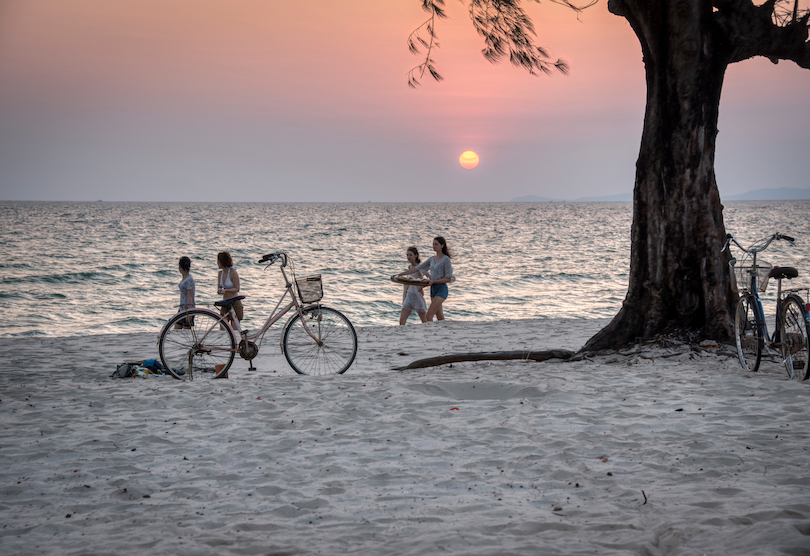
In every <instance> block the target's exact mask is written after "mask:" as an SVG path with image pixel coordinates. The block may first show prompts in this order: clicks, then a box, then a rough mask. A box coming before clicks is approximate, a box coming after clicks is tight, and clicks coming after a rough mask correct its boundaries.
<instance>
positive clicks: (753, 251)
mask: <svg viewBox="0 0 810 556" xmlns="http://www.w3.org/2000/svg"><path fill="white" fill-rule="evenodd" d="M778 239H785V240H787V241H789V242H790V243H793V241H794V240H793V238H792V237H789V236H786V235H784V234H773V235H772V236H771V237H770V238H768V241H766V242H765V243H764V244H762V245H759V246H755V247H749V248H745V247H743V246H742V245H740V243H739V242H738V241H737V240H736V239H734V238H733V237H732V236H731V234H727V235H726V244H725V245H724V246H723V249H721V250H720V251H721V252H723V251H725V250H726V249H727V248H728V247H729V246H730V245H731V244H732V243H733V244H734V245H736V246H737V248H739V249H740V251H742V252H743V253H747V254H749V255H751V269H752V270H751V273H750V274H751V276H750V282H749V284H748V291H749V293H750V294H751V295H752V296H753V297H754V299H755V300H756V305H755V308H756V311H757V313H758V314H759V315H758V316H759V322H761V323H762V327H763V330H762V337H763V338H764V339H765V340H767V341H768V342H770V343H773V342H774V341H776V335H777V334H778V333H779V317H780V315H781V311H782V303H783V300H782V281H781V280H779V281H778V285H777V290H776V292H777V293H776V320H775V321H774V331H773V336H771V335H770V334H768V323H767V321H766V319H765V310H764V309H763V307H762V299H760V297H759V289H758V288H757V278H758V273H757V254H758V253H761V252H762V251H765V249H767V248H768V246H769V245H770V244H771V243H772V242H773V241H774V240H778ZM729 262H730V265H732V266H733V264H734V263H735V262H737V261H736V260H735V259H731V261H729ZM732 272H734V269H733V268H732Z"/></svg>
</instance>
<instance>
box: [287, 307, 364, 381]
mask: <svg viewBox="0 0 810 556" xmlns="http://www.w3.org/2000/svg"><path fill="white" fill-rule="evenodd" d="M303 316H304V322H306V325H307V327H308V328H309V330H310V332H312V334H314V335H315V337H316V338H318V340H319V341H320V342H321V345H318V343H317V342H316V341H315V340H314V339H313V338H312V336H310V335H309V334H308V333H307V331H306V330H305V329H304V325H303V323H302V322H301V315H295V316H294V317H293V318H292V319H290V321H289V322H288V323H287V325H286V327H285V328H284V338H283V345H282V347H283V348H284V357H286V359H287V363H289V364H290V367H292V369H293V370H294V371H295V372H296V373H298V374H301V375H331V374H338V375H339V374H343V373H345V372H346V371H347V370H348V368H349V367H351V365H352V363H353V362H354V358H355V356H356V355H357V333H356V332H355V331H354V327H353V326H352V323H351V322H349V319H347V318H346V317H345V316H344V315H343V314H342V313H340V312H339V311H336V310H334V309H330V308H329V307H313V308H309V309H305V310H304V311H303Z"/></svg>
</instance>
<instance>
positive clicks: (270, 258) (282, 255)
mask: <svg viewBox="0 0 810 556" xmlns="http://www.w3.org/2000/svg"><path fill="white" fill-rule="evenodd" d="M279 259H281V266H287V253H285V252H283V251H276V252H275V253H268V254H267V255H264V256H263V257H262V259H261V260H260V261H258V262H257V263H256V264H263V263H266V262H267V261H270V264H271V265H272V264H273V263H275V262H276V261H277V260H279Z"/></svg>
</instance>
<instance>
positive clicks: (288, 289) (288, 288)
mask: <svg viewBox="0 0 810 556" xmlns="http://www.w3.org/2000/svg"><path fill="white" fill-rule="evenodd" d="M279 259H281V261H282V262H281V266H280V267H279V270H281V275H282V276H283V277H284V287H285V290H284V293H283V294H282V295H281V297H280V298H279V300H278V303H276V306H275V308H273V311H272V312H271V313H270V316H269V317H267V320H266V321H265V322H264V325H262V327H261V328H260V329H259V331H258V332H256V333H254V334H248V331H246V330H245V331H243V330H242V326H241V323H240V322H239V319H237V318H236V313H235V312H234V310H233V306H231V307H230V308H229V314H230V317H231V322H233V323H235V324H236V328H235V329H234V327H233V326H231V325H230V323H229V322H227V321H225V324H226V325H228V329H229V330H230V331H231V335H232V336H233V338H234V340H235V342H236V343H237V345H238V344H240V343H241V342H242V341H243V340H244V341H246V342H255V341H256V340H259V339H260V338H263V337H264V335H265V334H266V333H267V331H268V330H270V328H271V327H272V326H273V325H274V324H275V323H276V322H278V321H279V319H281V317H283V316H284V315H286V314H287V313H288V312H289V311H290V309H292V308H293V307H294V308H295V311H296V313H298V314H299V315H300V316H301V317H302V318H301V323H302V324H303V326H304V330H305V331H306V333H307V334H308V335H309V336H310V337H311V338H312V339H313V340H314V341H315V343H317V344H318V345H319V346H320V345H322V343H323V342H321V341H320V340H319V339H318V338H317V337H316V336H315V335H314V334H313V333H312V331H311V330H310V329H309V326H307V324H306V322H305V320H304V319H303V311H304V309H305V307H304V306H303V305H302V304H301V303H299V302H298V298H297V297H296V295H295V292H294V291H293V289H292V288H293V285H292V282H290V280H289V278H287V273H286V272H285V271H284V267H286V266H287V255H286V253H273V254H272V255H265V258H264V259H262V260H261V261H259V263H263V262H266V261H267V260H269V261H270V264H269V265H268V266H267V267H265V269H267V268H268V267H270V266H272V265H273V263H275V262H276V260H279ZM288 295H289V296H290V302H289V303H288V304H287V305H286V306H285V307H284V308H283V309H281V310H279V307H280V306H281V304H282V302H283V301H284V298H285V297H287V296H288ZM257 349H258V348H257ZM238 352H239V349H238V348H237V353H238ZM240 355H241V354H240Z"/></svg>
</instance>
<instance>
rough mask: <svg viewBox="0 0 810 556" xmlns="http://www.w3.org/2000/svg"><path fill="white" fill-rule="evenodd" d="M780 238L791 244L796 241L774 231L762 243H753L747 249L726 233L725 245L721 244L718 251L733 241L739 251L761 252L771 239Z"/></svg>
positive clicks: (724, 248)
mask: <svg viewBox="0 0 810 556" xmlns="http://www.w3.org/2000/svg"><path fill="white" fill-rule="evenodd" d="M780 239H784V240H785V241H787V242H788V243H790V244H791V245H792V244H793V243H794V242H795V241H796V240H795V239H793V238H792V237H790V236H788V235H785V234H780V233H775V234H773V235H772V236H771V237H769V238H768V240H767V241H766V242H765V243H764V244H762V245H758V244H754V245H752V246H751V247H749V248H748V249H746V248H745V247H743V246H742V245H740V243H739V242H738V241H737V240H736V239H734V236H732V235H731V234H726V243H725V245H723V248H722V249H721V250H720V252H721V253H722V252H723V251H725V250H726V249H728V246H729V245H731V244H732V243H733V244H734V245H736V246H737V247H739V248H740V251H743V252H745V253H761V252H762V251H765V249H767V248H768V246H769V245H770V244H771V242H772V241H773V240H780Z"/></svg>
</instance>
